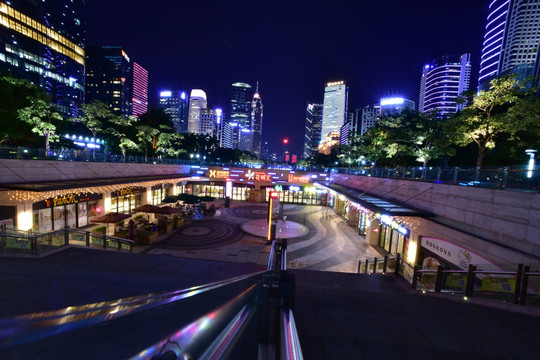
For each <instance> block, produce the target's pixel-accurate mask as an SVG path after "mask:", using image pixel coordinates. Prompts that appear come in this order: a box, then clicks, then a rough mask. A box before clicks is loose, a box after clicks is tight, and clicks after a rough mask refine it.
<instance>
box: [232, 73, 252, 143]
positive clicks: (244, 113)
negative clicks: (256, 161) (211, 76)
mask: <svg viewBox="0 0 540 360" xmlns="http://www.w3.org/2000/svg"><path fill="white" fill-rule="evenodd" d="M251 94H252V93H251V85H249V84H246V83H242V82H236V83H234V84H232V92H231V115H230V121H229V123H230V124H231V126H232V128H233V148H235V149H237V148H238V149H241V150H248V151H251V147H250V148H248V149H246V148H242V147H244V146H246V142H245V141H242V142H240V136H241V134H242V129H248V130H251Z"/></svg>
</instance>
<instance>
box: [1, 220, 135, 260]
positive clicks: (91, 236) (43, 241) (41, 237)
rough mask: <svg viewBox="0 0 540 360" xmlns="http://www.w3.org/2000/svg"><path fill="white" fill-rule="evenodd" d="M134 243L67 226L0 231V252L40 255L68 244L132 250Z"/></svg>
mask: <svg viewBox="0 0 540 360" xmlns="http://www.w3.org/2000/svg"><path fill="white" fill-rule="evenodd" d="M134 243H135V242H134V241H133V240H128V239H122V238H118V237H115V236H110V235H105V234H101V233H95V232H91V231H84V230H79V229H71V228H69V227H66V228H64V229H61V230H56V231H52V232H48V233H43V234H41V233H39V234H35V233H30V232H28V233H27V232H21V231H14V230H9V229H6V230H3V231H2V232H0V254H1V253H4V254H23V255H41V254H44V253H47V252H49V251H53V250H56V249H58V248H60V247H62V246H66V245H70V244H73V245H84V246H87V247H99V248H103V249H115V250H118V251H129V252H132V248H133V244H134Z"/></svg>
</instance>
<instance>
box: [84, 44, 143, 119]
mask: <svg viewBox="0 0 540 360" xmlns="http://www.w3.org/2000/svg"><path fill="white" fill-rule="evenodd" d="M132 66H133V65H132V62H131V59H130V58H129V56H128V54H127V53H126V51H125V50H124V49H123V48H122V46H90V47H88V50H87V52H86V101H87V102H91V101H94V100H99V101H101V102H103V103H105V104H107V105H109V106H110V109H111V111H112V112H113V113H115V114H119V115H124V116H125V117H128V116H130V115H131V114H132V113H133V111H132V106H133V105H132V102H131V99H132V94H133V90H132V89H133V72H132V71H133V67H132Z"/></svg>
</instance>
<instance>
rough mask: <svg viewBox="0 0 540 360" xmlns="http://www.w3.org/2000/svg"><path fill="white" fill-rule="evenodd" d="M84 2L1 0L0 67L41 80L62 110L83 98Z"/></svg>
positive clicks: (73, 112)
mask: <svg viewBox="0 0 540 360" xmlns="http://www.w3.org/2000/svg"><path fill="white" fill-rule="evenodd" d="M85 8H86V5H85V2H84V1H71V0H57V1H31V0H17V1H2V2H0V71H5V72H6V73H8V74H10V75H11V76H13V77H16V78H20V79H26V80H28V81H30V82H32V83H34V84H36V85H38V86H41V87H42V88H43V89H45V91H46V92H47V93H48V94H49V96H50V97H51V99H52V102H53V104H54V105H55V106H56V108H57V109H58V111H59V112H60V113H62V114H63V115H64V116H71V117H76V116H79V115H80V114H79V105H80V104H81V103H84V102H85V99H84V95H85V94H84V84H85V79H84V75H85V74H84V67H85V36H86V23H85Z"/></svg>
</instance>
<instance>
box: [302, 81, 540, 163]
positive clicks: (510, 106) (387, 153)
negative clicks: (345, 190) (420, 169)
mask: <svg viewBox="0 0 540 360" xmlns="http://www.w3.org/2000/svg"><path fill="white" fill-rule="evenodd" d="M528 81H530V80H528ZM527 83H528V82H525V81H518V80H517V79H516V77H515V76H514V75H508V76H506V77H502V78H499V79H495V80H493V81H492V82H491V87H490V89H489V90H487V91H480V92H478V93H473V92H466V93H464V94H463V96H462V98H461V99H460V103H462V104H464V105H465V104H466V105H467V106H465V107H464V108H463V109H462V110H461V111H459V112H458V113H456V114H453V115H452V116H441V115H440V114H438V113H436V112H432V113H420V112H418V111H411V110H405V111H403V112H401V113H396V114H391V115H386V116H381V117H380V118H379V120H378V121H377V122H376V124H375V126H373V127H372V128H370V129H369V130H368V131H367V132H366V133H364V134H363V135H360V136H354V137H352V138H351V139H350V143H349V144H348V145H345V146H339V147H336V148H335V149H334V151H333V152H332V154H330V155H327V156H325V155H321V154H317V155H316V156H314V157H312V158H310V159H307V161H305V162H304V165H311V166H313V165H315V166H317V165H324V166H331V165H335V164H339V165H341V166H361V165H362V164H363V163H366V162H369V163H370V164H374V163H375V164H378V165H387V166H411V165H412V166H414V165H415V164H418V163H420V164H422V165H423V166H424V167H425V166H426V165H428V163H429V164H433V165H448V163H449V162H453V164H452V165H456V166H460V165H466V164H467V163H469V161H470V160H468V159H470V158H471V157H472V156H471V155H473V154H474V155H475V158H476V159H475V161H474V164H475V165H476V166H477V167H479V168H480V167H482V166H483V164H484V159H485V156H486V154H488V152H490V151H491V153H490V154H491V155H493V158H494V161H492V164H493V165H500V164H508V163H509V162H510V163H522V161H523V157H524V156H525V153H524V150H525V149H526V148H531V147H532V148H535V149H538V146H540V137H539V135H540V98H539V97H538V93H537V91H536V89H534V88H531V87H530V86H529V88H528V89H527V90H525V86H526V84H527ZM475 148H476V149H475ZM435 162H436V163H435Z"/></svg>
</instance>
